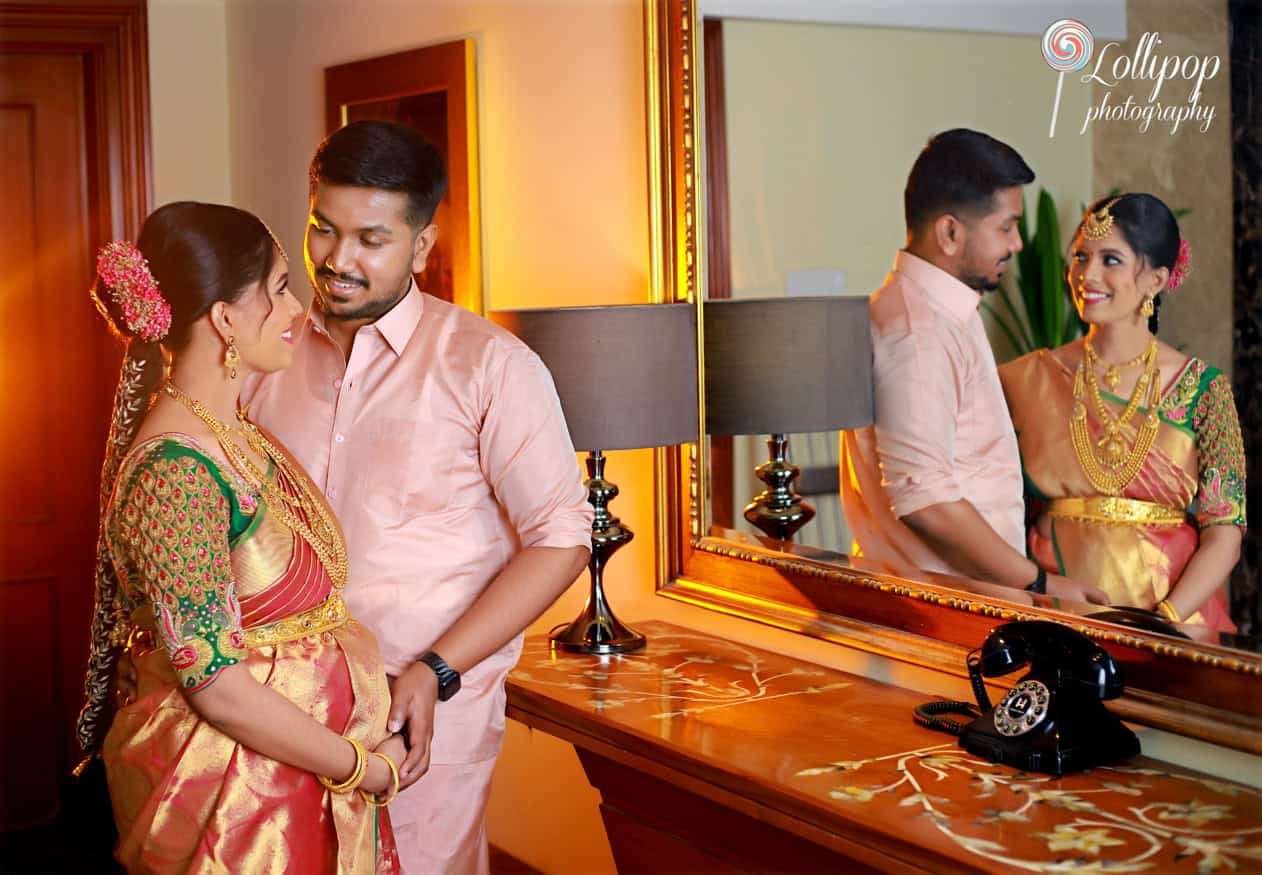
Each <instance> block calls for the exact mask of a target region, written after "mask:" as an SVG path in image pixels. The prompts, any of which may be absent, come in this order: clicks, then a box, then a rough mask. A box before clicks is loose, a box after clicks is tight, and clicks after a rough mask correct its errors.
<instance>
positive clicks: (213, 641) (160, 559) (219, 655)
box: [114, 447, 246, 693]
mask: <svg viewBox="0 0 1262 875" xmlns="http://www.w3.org/2000/svg"><path fill="white" fill-rule="evenodd" d="M211 464H212V463H210V462H209V460H207V459H206V458H205V457H204V456H202V455H201V454H199V453H196V452H194V451H192V450H189V449H187V448H182V447H177V448H176V449H174V450H173V451H164V452H162V453H159V454H155V455H153V456H150V457H149V458H147V459H145V460H144V461H142V462H140V463H139V464H138V465H137V466H136V468H135V469H134V471H133V472H132V474H131V475H130V476H129V478H128V482H127V488H126V489H125V491H124V493H123V494H122V496H121V497H120V499H119V501H120V506H119V507H118V508H116V509H115V519H116V522H115V525H114V527H115V532H114V538H115V539H116V541H117V542H118V543H119V544H120V545H121V547H122V551H121V552H123V553H124V554H125V555H126V556H128V565H129V566H130V571H131V574H129V575H128V576H129V577H130V578H131V579H130V580H129V581H128V584H127V586H128V588H129V589H131V590H133V591H134V592H135V594H136V595H139V596H142V597H143V598H144V599H146V600H148V602H149V603H150V605H151V606H152V608H153V615H154V621H155V625H156V626H157V633H158V638H159V640H161V642H162V644H163V646H164V647H165V649H166V652H167V655H168V656H169V657H170V659H171V665H172V666H173V667H174V669H175V672H176V675H177V676H178V677H179V680H180V684H181V686H182V687H183V689H184V690H185V691H186V692H189V693H192V692H197V691H198V690H203V689H205V688H206V687H207V686H208V685H209V684H210V683H211V682H212V681H213V680H214V679H215V677H216V676H217V674H218V672H219V671H221V670H222V669H224V668H226V667H227V666H230V665H234V664H236V663H238V662H241V661H242V660H243V659H245V657H246V650H245V638H244V634H243V632H242V627H241V608H240V606H239V605H238V603H237V597H236V590H235V586H234V583H233V578H232V566H231V563H230V562H229V560H228V554H229V546H228V537H229V524H230V521H231V517H232V499H231V495H232V493H231V490H230V488H229V487H228V486H227V484H226V483H224V482H223V481H222V480H220V479H219V477H218V476H217V475H216V473H213V472H212V470H211V467H210V466H211Z"/></svg>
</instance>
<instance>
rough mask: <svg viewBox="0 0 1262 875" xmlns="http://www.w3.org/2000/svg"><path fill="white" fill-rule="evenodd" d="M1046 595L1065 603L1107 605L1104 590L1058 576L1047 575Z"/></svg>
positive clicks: (1107, 598) (1107, 601)
mask: <svg viewBox="0 0 1262 875" xmlns="http://www.w3.org/2000/svg"><path fill="white" fill-rule="evenodd" d="M1047 594H1048V595H1049V596H1054V597H1056V598H1058V599H1063V600H1064V601H1067V602H1090V603H1091V604H1093V605H1107V604H1108V603H1109V597H1108V596H1107V595H1105V594H1104V590H1102V589H1097V588H1096V587H1094V586H1089V585H1088V584H1085V583H1078V582H1077V581H1075V580H1070V579H1069V578H1068V577H1061V576H1060V575H1059V574H1049V575H1047Z"/></svg>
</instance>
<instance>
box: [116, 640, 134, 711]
mask: <svg viewBox="0 0 1262 875" xmlns="http://www.w3.org/2000/svg"><path fill="white" fill-rule="evenodd" d="M139 688H140V675H139V674H138V673H137V671H136V660H135V659H134V657H133V655H132V651H131V649H130V648H128V649H126V650H124V651H123V652H122V653H120V654H119V656H118V664H117V665H116V666H115V667H114V696H115V700H116V701H117V702H118V707H120V708H125V707H127V706H128V705H130V704H131V703H132V702H134V701H136V691H137V690H138V689H139Z"/></svg>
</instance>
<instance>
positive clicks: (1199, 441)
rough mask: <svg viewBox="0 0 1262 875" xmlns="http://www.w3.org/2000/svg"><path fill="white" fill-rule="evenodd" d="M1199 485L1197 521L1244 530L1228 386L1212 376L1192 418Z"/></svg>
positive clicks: (1238, 444)
mask: <svg viewBox="0 0 1262 875" xmlns="http://www.w3.org/2000/svg"><path fill="white" fill-rule="evenodd" d="M1193 417H1194V418H1193V428H1194V430H1195V431H1196V456H1197V463H1198V466H1199V468H1200V485H1199V488H1198V491H1197V495H1196V520H1197V523H1198V525H1199V526H1200V527H1201V528H1205V527H1206V526H1240V528H1242V529H1243V528H1244V527H1245V459H1244V440H1243V438H1242V437H1241V434H1240V419H1239V416H1238V415H1237V413H1236V401H1235V398H1233V397H1232V393H1231V386H1230V384H1228V382H1227V378H1226V377H1225V376H1224V375H1223V374H1222V373H1221V372H1217V373H1215V374H1214V375H1213V376H1212V377H1211V378H1210V379H1209V381H1208V385H1207V386H1206V387H1205V389H1204V391H1202V392H1201V394H1200V397H1198V398H1197V399H1196V410H1195V413H1194V415H1193Z"/></svg>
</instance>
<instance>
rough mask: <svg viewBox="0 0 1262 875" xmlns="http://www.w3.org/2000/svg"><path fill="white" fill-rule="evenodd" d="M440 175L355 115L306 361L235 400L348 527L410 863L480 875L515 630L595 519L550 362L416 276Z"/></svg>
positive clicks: (319, 167) (575, 554) (323, 177)
mask: <svg viewBox="0 0 1262 875" xmlns="http://www.w3.org/2000/svg"><path fill="white" fill-rule="evenodd" d="M446 184H447V180H446V170H445V168H444V166H443V162H442V159H441V157H440V156H439V155H438V153H437V152H436V151H435V150H434V149H433V147H431V146H430V145H428V144H427V143H425V142H424V140H422V139H421V138H420V137H419V136H417V135H416V134H415V133H413V132H412V131H410V130H409V129H407V128H404V127H401V126H399V125H394V124H390V123H387V122H357V123H355V124H352V125H348V126H347V127H344V128H342V129H341V130H339V131H337V132H336V133H334V134H332V135H331V136H330V137H329V138H328V139H327V140H325V141H324V143H322V144H321V145H320V147H319V149H318V150H317V152H316V154H315V158H314V159H313V160H312V162H311V189H310V190H311V202H310V207H311V209H310V217H309V222H308V225H307V234H306V247H305V249H306V263H307V271H308V273H309V274H310V276H311V282H312V285H313V286H314V287H315V294H316V302H315V305H314V306H313V307H312V309H311V313H310V315H309V318H308V319H307V321H306V323H305V325H304V327H303V329H302V336H301V337H300V339H299V341H298V347H297V350H296V353H295V357H294V364H293V366H292V367H290V368H289V369H288V370H287V371H281V372H278V373H276V374H273V375H270V376H268V377H267V378H265V379H264V380H263V381H262V382H261V383H260V384H259V385H258V386H257V388H256V389H255V391H254V393H253V395H252V397H249V398H248V399H245V396H243V399H245V400H248V401H249V409H250V413H251V416H252V417H253V418H254V419H255V420H256V421H257V422H258V423H259V424H261V425H262V426H264V427H265V428H267V429H270V430H271V431H272V432H273V433H275V434H276V435H277V436H278V437H279V438H280V440H281V441H282V442H283V443H284V445H285V446H286V447H287V448H288V449H289V450H290V451H291V452H292V453H294V455H295V456H296V457H297V458H298V460H299V461H300V462H301V463H302V464H303V465H304V466H305V467H306V469H307V471H308V472H310V474H311V477H312V478H313V479H314V481H315V482H316V483H317V484H319V485H320V486H321V487H322V488H323V489H324V491H325V494H326V495H327V496H328V499H329V502H330V504H331V505H332V507H333V509H334V510H335V511H336V512H337V515H338V517H339V519H340V520H341V523H342V526H343V528H344V530H345V532H346V541H347V545H348V549H349V553H350V582H349V584H348V585H347V588H346V591H345V599H346V602H347V604H348V606H349V607H350V610H351V613H352V615H353V616H355V618H356V619H358V620H359V621H360V622H362V623H364V624H365V625H366V626H367V627H368V628H369V629H371V630H372V631H373V632H374V633H375V634H376V636H377V639H378V641H379V643H380V645H381V651H382V655H383V656H384V658H385V664H386V671H387V673H388V674H389V675H390V676H391V694H392V699H393V704H392V707H391V713H390V722H389V726H390V729H391V730H393V731H398V730H403V731H404V734H405V737H406V738H407V740H408V743H409V747H410V751H409V754H408V757H407V759H406V760H405V761H404V764H403V766H402V768H401V773H402V784H403V786H404V787H408V785H411V784H413V783H415V784H416V786H414V787H411V789H407V790H406V791H405V792H403V793H401V794H400V795H399V797H398V799H397V800H396V801H395V802H394V803H393V804H392V805H391V806H390V814H391V820H392V822H393V824H394V831H395V836H396V838H397V841H398V845H399V852H400V856H401V858H402V862H403V865H404V868H405V870H406V871H408V872H415V873H438V872H444V873H445V872H473V871H478V872H486V871H487V869H488V866H487V844H486V827H485V807H486V801H487V797H488V794H489V791H490V782H491V773H492V771H493V768H494V765H495V757H496V755H497V753H498V751H499V747H500V742H501V740H502V737H503V732H504V710H505V697H504V682H505V678H506V677H507V674H508V671H509V669H511V668H512V666H513V664H514V663H515V662H516V660H517V656H518V654H519V653H520V648H521V633H522V631H523V630H524V629H525V628H526V626H527V625H529V624H530V623H531V622H532V621H533V620H534V619H535V618H537V617H538V616H539V615H540V614H541V613H542V612H543V611H544V609H545V608H547V607H548V605H550V604H551V603H552V602H553V601H554V600H555V599H556V598H557V596H559V595H560V594H561V593H562V592H563V591H564V590H565V589H566V587H568V586H569V585H570V584H571V583H572V582H573V581H574V579H575V578H576V577H577V576H578V574H579V573H580V572H581V571H582V569H583V567H584V565H585V564H586V563H587V560H588V554H589V550H590V544H591V522H592V509H591V507H590V506H589V505H588V504H587V500H586V491H585V490H584V488H583V486H582V482H581V479H580V477H579V469H578V465H577V462H576V460H575V457H574V448H573V446H572V444H571V442H570V438H569V433H568V431H567V429H566V425H565V421H564V419H563V417H562V413H561V406H560V402H559V400H558V399H557V396H556V390H555V388H554V387H553V385H552V380H551V377H550V375H549V374H548V371H547V369H546V368H545V367H544V365H543V363H542V362H541V361H540V360H539V358H538V357H537V356H536V355H535V354H534V353H533V352H531V351H530V350H529V349H528V348H527V347H525V346H524V345H523V344H522V343H521V342H520V341H518V340H517V339H516V338H514V337H513V336H512V335H511V334H509V333H507V332H505V331H503V330H501V329H500V328H498V327H496V326H494V325H492V324H491V323H490V322H488V321H486V320H485V319H482V318H480V317H478V316H475V315H474V314H472V313H469V312H468V311H466V310H463V309H461V308H459V307H456V306H453V305H451V304H448V303H445V302H443V301H440V300H438V299H436V298H432V297H430V296H428V295H423V294H422V293H421V292H420V290H419V289H418V288H417V287H416V284H415V282H414V281H413V278H412V277H413V274H414V273H416V272H419V271H421V270H422V269H423V268H424V266H425V260H426V256H427V255H428V254H429V252H430V250H431V249H432V248H433V245H434V242H435V240H436V239H437V235H438V229H437V228H436V227H435V226H434V225H433V224H432V223H431V220H432V218H433V214H434V209H435V207H436V206H437V205H438V201H439V199H440V198H441V197H442V195H443V192H444V191H445V190H446ZM456 673H458V675H459V678H458V679H456V678H454V675H455V674H456ZM457 680H458V681H459V688H458V689H457V688H456V687H457V683H456V681H457ZM449 696H450V698H448V697H449ZM440 699H442V700H443V701H440ZM431 734H432V739H431ZM427 769H428V771H427ZM422 776H423V777H422ZM418 779H419V783H417V782H418Z"/></svg>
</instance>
